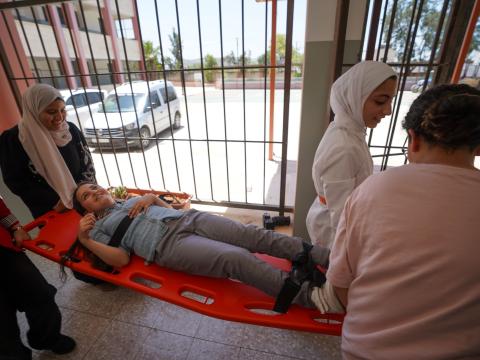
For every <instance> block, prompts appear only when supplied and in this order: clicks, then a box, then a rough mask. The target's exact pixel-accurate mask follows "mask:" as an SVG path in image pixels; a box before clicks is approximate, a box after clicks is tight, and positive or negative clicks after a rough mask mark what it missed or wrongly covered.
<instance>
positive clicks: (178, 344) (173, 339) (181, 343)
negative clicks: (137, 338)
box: [135, 330, 194, 360]
mask: <svg viewBox="0 0 480 360" xmlns="http://www.w3.org/2000/svg"><path fill="white" fill-rule="evenodd" d="M193 340H194V339H193V338H191V337H189V336H184V335H178V334H172V333H169V332H166V331H161V330H152V331H151V332H150V333H149V334H148V336H147V338H146V339H145V342H144V344H143V346H142V347H141V349H140V350H139V352H138V354H137V356H136V357H135V360H183V359H186V358H187V356H188V353H189V352H190V348H191V346H192V343H193Z"/></svg>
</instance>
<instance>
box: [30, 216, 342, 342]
mask: <svg viewBox="0 0 480 360" xmlns="http://www.w3.org/2000/svg"><path fill="white" fill-rule="evenodd" d="M79 219H80V216H79V215H78V214H77V213H76V212H75V211H68V212H66V213H63V214H58V213H55V212H53V211H51V212H49V213H47V214H45V215H43V216H41V217H39V218H37V219H36V220H34V221H33V222H31V223H29V224H28V225H26V226H25V229H26V230H27V231H30V230H32V229H34V228H36V227H39V228H40V230H39V233H38V235H37V237H36V238H35V239H32V240H29V241H24V243H23V246H24V247H25V248H26V249H28V250H30V251H32V252H34V253H36V254H38V255H40V256H43V257H45V258H47V259H50V260H52V261H55V262H60V259H61V257H62V255H63V254H65V252H66V251H67V250H68V248H69V247H70V245H71V244H72V243H73V242H74V241H75V239H76V235H77V229H78V222H79ZM256 256H258V257H259V258H261V259H263V260H264V261H266V262H268V263H270V264H271V265H272V266H276V267H278V268H281V269H284V270H288V269H289V268H290V262H289V261H287V260H284V259H279V258H274V257H271V256H268V255H262V254H256ZM66 266H68V267H70V268H71V269H74V270H76V271H79V272H82V273H84V274H87V275H91V276H94V277H96V278H99V279H102V280H105V281H108V282H111V283H113V284H116V285H119V286H124V287H127V288H130V289H133V290H136V291H139V292H141V293H144V294H146V295H149V296H152V297H155V298H158V299H160V300H163V301H166V302H169V303H172V304H175V305H178V306H182V307H184V308H187V309H190V310H192V311H195V312H198V313H201V314H204V315H207V316H211V317H216V318H219V319H223V320H229V321H237V322H241V323H249V324H255V325H261V326H268V327H276V328H283V329H290V330H300V331H308V332H317V333H322V334H328V335H336V336H339V335H340V334H341V330H342V322H343V317H344V315H343V314H321V313H320V312H319V311H317V310H314V309H308V308H304V307H301V306H298V305H292V306H291V308H290V309H289V311H288V312H287V313H286V314H278V313H274V312H273V311H271V309H272V308H273V305H274V299H273V298H272V297H270V296H268V295H266V294H265V293H263V292H262V291H260V290H258V289H255V288H253V287H251V286H248V285H245V284H242V283H240V282H238V281H234V280H230V279H214V278H209V277H204V276H196V275H190V274H186V273H181V272H178V271H174V270H170V269H167V268H164V267H160V266H158V265H155V264H151V265H145V264H144V261H143V259H141V258H140V257H138V256H135V255H133V256H131V261H130V263H129V264H128V265H127V266H125V267H123V268H121V269H119V270H118V273H116V274H110V273H106V272H103V271H100V270H97V269H94V268H93V267H92V266H91V265H90V263H89V262H88V261H87V260H85V259H83V260H81V261H80V262H78V263H75V262H71V261H68V262H67V263H66ZM138 279H141V280H142V281H141V282H139V281H138ZM145 280H147V281H145ZM146 283H148V284H146ZM152 285H155V286H152ZM192 293H193V294H195V296H194V298H192V297H191V296H189V294H190V295H191V294H192ZM187 296H188V297H187ZM212 300H213V301H212Z"/></svg>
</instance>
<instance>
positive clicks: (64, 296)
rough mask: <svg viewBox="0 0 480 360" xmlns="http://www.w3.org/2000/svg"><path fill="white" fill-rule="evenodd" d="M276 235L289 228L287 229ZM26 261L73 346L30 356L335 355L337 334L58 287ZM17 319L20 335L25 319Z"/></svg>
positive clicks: (48, 270)
mask: <svg viewBox="0 0 480 360" xmlns="http://www.w3.org/2000/svg"><path fill="white" fill-rule="evenodd" d="M196 207H197V206H196ZM197 208H199V207H197ZM211 209H213V210H215V211H218V210H219V209H218V208H210V210H211ZM202 210H203V209H202ZM220 212H222V213H223V214H224V215H226V216H229V217H232V218H236V219H239V220H240V221H242V222H250V223H256V224H258V225H260V223H261V212H254V211H248V212H246V211H234V210H231V209H223V210H222V209H220ZM282 230H283V231H287V232H288V231H289V229H288V228H286V229H282ZM30 256H31V258H32V259H33V261H34V262H35V264H37V266H38V267H39V268H40V270H41V271H42V272H43V274H44V275H45V277H46V278H47V279H48V281H49V282H50V283H52V284H53V285H55V286H56V287H57V289H58V293H57V297H56V299H57V303H58V305H59V306H60V308H61V311H62V314H63V332H64V333H65V334H67V335H70V336H72V337H73V338H75V340H76V341H77V348H76V349H75V351H74V352H72V353H71V354H68V355H63V356H56V355H55V354H53V353H51V352H47V351H44V352H37V351H34V356H33V358H34V359H42V360H47V359H88V360H94V359H95V360H96V359H115V360H118V359H121V360H129V359H132V360H147V359H152V360H153V359H165V360H171V359H189V360H193V359H209V360H210V359H229V360H234V359H239V360H240V359H249V360H261V359H269V360H270V359H273V360H281V359H285V360H286V359H340V358H341V356H340V351H339V349H340V338H338V337H333V336H326V335H325V336H324V335H319V334H313V333H305V332H298V331H288V330H281V329H274V328H266V327H260V326H254V325H247V324H240V323H233V322H228V321H223V320H219V319H214V318H210V317H206V316H203V315H200V314H197V313H194V312H192V311H189V310H185V309H183V308H181V307H178V306H175V305H171V304H169V303H166V302H163V301H160V300H157V299H155V298H150V297H148V296H146V295H143V294H140V293H136V292H134V291H132V290H128V289H125V288H119V287H113V286H109V285H106V286H105V285H102V286H93V285H88V284H85V283H83V282H80V281H78V280H76V279H74V278H73V277H72V276H69V277H68V280H67V281H66V282H65V283H62V282H61V281H60V280H59V276H58V274H59V271H58V270H59V267H58V265H57V264H56V263H53V262H51V261H49V260H46V259H43V258H41V257H39V256H37V255H35V254H31V253H30ZM19 319H20V320H19V321H20V324H21V328H22V333H23V335H24V333H25V330H26V321H25V318H24V316H23V314H20V315H19ZM24 341H25V338H24ZM25 344H26V341H25Z"/></svg>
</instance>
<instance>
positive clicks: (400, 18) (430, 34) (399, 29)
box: [382, 0, 480, 62]
mask: <svg viewBox="0 0 480 360" xmlns="http://www.w3.org/2000/svg"><path fill="white" fill-rule="evenodd" d="M413 3H414V1H413V0H408V1H407V0H404V1H398V2H396V12H395V18H394V21H393V26H392V34H391V40H390V44H389V48H390V49H393V50H394V51H395V52H396V55H397V57H398V59H399V60H401V59H402V58H403V56H404V54H405V52H406V51H408V48H407V45H409V44H410V42H411V40H410V41H408V39H407V35H408V29H409V28H410V26H411V27H412V29H411V30H412V31H413V27H414V21H415V19H414V21H413V22H412V12H413V5H414V4H413ZM393 4H394V2H390V3H389V6H388V9H387V14H386V18H385V27H384V30H383V34H382V39H383V42H385V41H386V39H387V33H388V31H389V27H390V21H391V18H392V12H393ZM442 5H443V2H442V1H438V0H427V1H425V2H424V3H423V8H422V13H421V18H420V23H419V26H418V30H417V34H416V36H415V42H414V46H413V49H412V57H411V59H410V61H411V62H412V61H428V60H429V58H430V54H431V52H432V50H433V43H434V40H435V34H436V32H437V28H438V24H439V21H440V12H441V8H442ZM445 24H446V22H444V26H445ZM478 29H479V28H478V26H477V30H478ZM411 35H412V34H410V36H411ZM476 35H477V36H476V37H474V38H475V39H474V40H473V41H472V46H471V47H470V54H471V53H472V52H473V51H475V50H478V48H479V46H480V44H479V39H478V36H479V35H480V31H477V32H476ZM437 50H438V49H437ZM406 55H408V53H407V54H406Z"/></svg>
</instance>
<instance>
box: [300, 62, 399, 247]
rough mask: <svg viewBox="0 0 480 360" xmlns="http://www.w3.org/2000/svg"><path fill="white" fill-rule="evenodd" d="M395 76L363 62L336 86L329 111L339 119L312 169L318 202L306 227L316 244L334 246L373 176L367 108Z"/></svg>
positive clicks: (386, 68)
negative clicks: (342, 221)
mask: <svg viewBox="0 0 480 360" xmlns="http://www.w3.org/2000/svg"><path fill="white" fill-rule="evenodd" d="M395 75H396V74H395V72H394V71H393V70H392V68H390V67H389V66H388V65H386V64H384V63H380V62H376V61H364V62H361V63H358V64H356V65H355V66H353V67H352V68H351V69H350V70H349V71H347V72H346V73H345V74H343V75H342V76H341V77H339V78H338V79H337V81H335V83H334V84H333V85H332V89H331V92H330V106H331V107H332V110H333V112H334V114H335V118H334V121H333V122H332V123H331V124H330V125H329V127H328V129H327V131H326V132H325V134H324V136H323V138H322V140H321V141H320V144H319V145H318V148H317V151H316V153H315V159H314V161H313V167H312V177H313V183H314V185H315V190H316V192H317V197H315V199H314V200H313V203H312V205H311V206H310V210H309V212H308V214H307V219H306V225H307V230H308V233H309V235H310V239H311V240H312V243H313V244H318V245H322V246H326V247H331V246H332V244H333V240H334V238H335V232H336V229H337V225H338V220H339V218H340V214H341V213H342V210H343V207H344V205H345V202H346V200H347V198H348V197H349V196H350V194H351V193H352V191H353V190H354V189H355V188H356V187H357V186H358V185H360V184H361V183H362V182H363V181H364V180H365V179H366V178H367V177H368V176H370V175H371V174H372V173H373V161H372V158H371V155H370V151H369V149H368V145H367V143H366V141H365V135H366V128H365V123H364V121H363V104H364V103H365V100H366V99H367V98H368V96H369V95H370V94H371V93H372V91H373V90H375V89H376V88H377V87H378V86H379V85H380V84H381V83H383V82H384V81H385V80H386V79H388V78H389V77H391V76H395ZM319 196H320V197H322V201H321V200H320V198H319ZM323 200H325V203H326V204H324V203H323Z"/></svg>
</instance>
